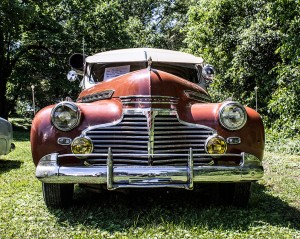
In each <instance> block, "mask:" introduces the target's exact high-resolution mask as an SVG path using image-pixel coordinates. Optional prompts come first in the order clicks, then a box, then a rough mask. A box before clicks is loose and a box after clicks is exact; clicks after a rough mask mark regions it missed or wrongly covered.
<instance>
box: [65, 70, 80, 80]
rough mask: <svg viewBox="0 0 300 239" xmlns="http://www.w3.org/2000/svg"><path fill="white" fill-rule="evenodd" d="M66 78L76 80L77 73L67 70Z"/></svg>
mask: <svg viewBox="0 0 300 239" xmlns="http://www.w3.org/2000/svg"><path fill="white" fill-rule="evenodd" d="M67 79H68V81H70V82H73V81H76V80H77V79H78V75H77V72H76V71H73V70H72V71H69V72H68V75H67Z"/></svg>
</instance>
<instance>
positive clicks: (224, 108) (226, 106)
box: [219, 101, 248, 131]
mask: <svg viewBox="0 0 300 239" xmlns="http://www.w3.org/2000/svg"><path fill="white" fill-rule="evenodd" d="M230 108H232V109H233V108H235V109H237V110H238V111H239V112H238V113H239V114H240V115H241V117H240V118H241V120H240V122H238V124H237V125H233V124H231V125H229V123H228V122H227V120H230V118H229V117H228V115H226V114H225V113H226V111H227V110H230ZM247 118H248V117H247V111H246V109H245V107H244V106H243V105H242V104H240V103H237V102H233V101H230V102H227V103H225V104H223V105H222V107H221V108H220V110H219V122H220V124H221V125H222V126H223V127H224V128H225V129H227V130H230V131H235V130H239V129H241V128H243V127H244V126H245V124H246V122H247ZM233 119H234V118H232V119H231V120H233ZM236 119H237V118H235V120H236ZM235 123H236V122H235Z"/></svg>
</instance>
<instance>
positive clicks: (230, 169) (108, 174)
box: [31, 48, 265, 207]
mask: <svg viewBox="0 0 300 239" xmlns="http://www.w3.org/2000/svg"><path fill="white" fill-rule="evenodd" d="M70 64H71V66H72V67H73V69H75V71H76V72H77V73H79V74H81V75H82V76H83V79H82V82H81V87H82V88H83V90H82V92H81V93H80V95H79V97H78V99H77V100H76V102H71V101H64V102H60V103H58V104H56V105H51V106H48V107H46V108H44V109H42V110H40V111H39V112H38V113H37V115H36V117H35V118H34V120H33V123H32V129H31V146H32V156H33V161H34V164H35V165H36V167H37V168H36V176H37V178H38V179H39V180H40V181H42V183H43V192H44V199H45V203H46V205H47V206H50V207H60V206H65V205H68V204H70V202H71V200H72V194H73V188H74V184H81V185H93V186H94V187H98V188H104V189H108V190H115V189H116V190H125V189H126V190H127V189H131V188H137V189H139V188H140V189H144V188H182V189H188V190H192V189H193V188H194V187H195V186H197V185H199V184H202V183H218V184H219V187H220V191H222V192H223V193H224V195H225V194H226V199H227V200H229V201H230V203H233V204H236V205H239V206H244V205H246V204H247V202H248V200H249V197H250V189H251V183H252V182H254V181H257V180H259V179H260V178H261V177H262V176H263V168H262V159H263V151H264V141H265V139H264V137H265V136H264V127H263V123H262V120H261V117H260V115H259V114H258V113H257V112H256V111H255V110H253V109H251V108H249V107H246V106H242V105H241V104H239V103H237V102H233V101H226V102H222V103H211V100H210V96H209V94H208V92H207V86H208V85H209V83H210V81H211V80H212V74H213V71H214V69H213V68H212V67H211V66H209V65H208V66H207V65H205V64H204V63H203V60H202V59H201V58H199V57H195V56H193V55H190V54H186V53H182V52H175V51H169V50H160V49H151V48H138V49H125V50H115V51H109V52H104V53H99V54H96V55H94V56H91V57H87V58H86V56H83V55H80V54H75V55H73V56H72V57H71V58H70ZM71 75H72V77H74V75H75V77H76V73H74V72H73V73H71ZM72 80H74V78H73V79H72Z"/></svg>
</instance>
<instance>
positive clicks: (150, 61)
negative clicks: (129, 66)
mask: <svg viewBox="0 0 300 239" xmlns="http://www.w3.org/2000/svg"><path fill="white" fill-rule="evenodd" d="M151 66H152V58H151V56H150V57H149V59H148V70H149V71H151Z"/></svg>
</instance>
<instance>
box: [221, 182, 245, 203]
mask: <svg viewBox="0 0 300 239" xmlns="http://www.w3.org/2000/svg"><path fill="white" fill-rule="evenodd" d="M250 196H251V182H247V183H223V184H219V200H220V202H221V203H224V204H227V205H233V206H236V207H246V206H247V205H248V202H249V199H250Z"/></svg>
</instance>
